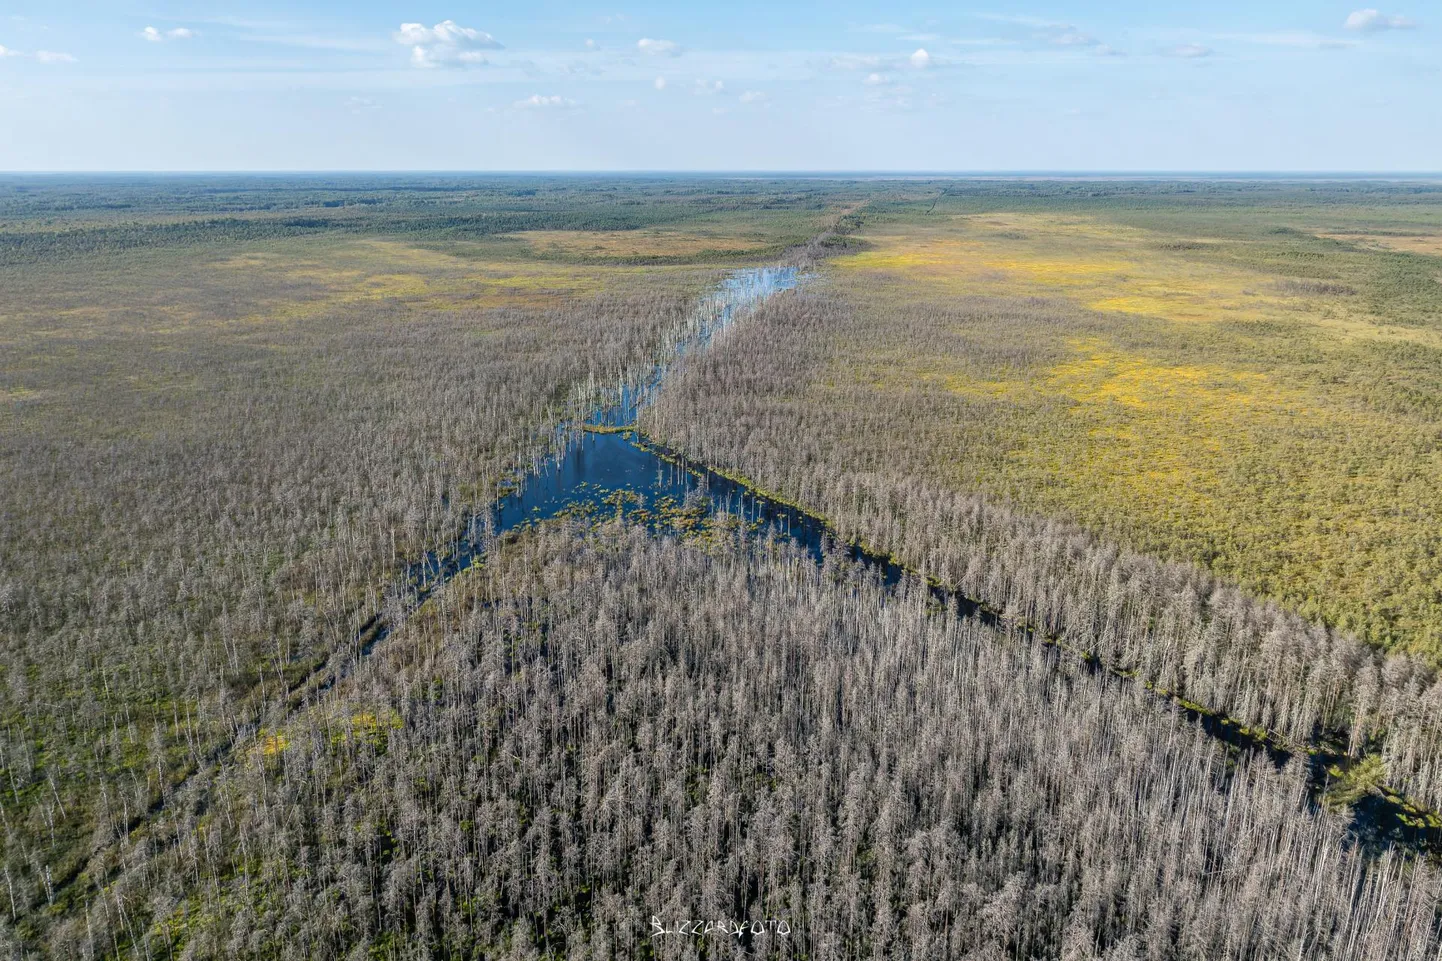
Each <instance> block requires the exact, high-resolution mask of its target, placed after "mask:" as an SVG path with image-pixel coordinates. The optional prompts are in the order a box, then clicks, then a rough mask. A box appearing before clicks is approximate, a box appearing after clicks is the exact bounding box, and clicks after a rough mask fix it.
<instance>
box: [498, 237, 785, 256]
mask: <svg viewBox="0 0 1442 961" xmlns="http://www.w3.org/2000/svg"><path fill="white" fill-rule="evenodd" d="M508 236H510V237H513V238H515V239H517V240H520V241H522V242H524V243H525V244H526V246H528V247H529V248H530V249H531V250H532V251H534V252H536V253H537V254H541V255H544V256H552V257H559V256H564V257H597V258H605V259H625V258H628V257H687V256H694V255H696V254H701V253H706V252H717V253H736V252H742V251H747V250H758V249H762V248H764V247H766V246H767V241H766V239H765V238H764V237H761V236H738V235H734V234H726V233H719V232H718V233H709V232H700V231H681V230H526V231H521V232H519V233H514V234H509V235H508Z"/></svg>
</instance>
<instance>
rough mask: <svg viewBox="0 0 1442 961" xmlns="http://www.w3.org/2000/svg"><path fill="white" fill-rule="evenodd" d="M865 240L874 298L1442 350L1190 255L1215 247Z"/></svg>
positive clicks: (1052, 234)
mask: <svg viewBox="0 0 1442 961" xmlns="http://www.w3.org/2000/svg"><path fill="white" fill-rule="evenodd" d="M1390 239H1397V238H1390ZM1400 239H1404V240H1411V241H1416V244H1415V245H1414V247H1415V249H1416V250H1417V251H1418V252H1421V250H1422V248H1423V246H1424V244H1423V241H1424V240H1427V238H1420V237H1418V238H1400ZM1434 239H1436V240H1437V241H1438V242H1439V243H1442V238H1434ZM865 240H866V241H867V242H868V244H869V248H870V249H867V250H865V251H862V252H859V253H856V254H851V255H847V256H843V257H838V258H836V260H835V261H834V264H835V266H836V268H838V270H839V272H840V276H841V277H842V278H847V277H850V278H854V279H858V280H861V279H864V284H865V287H868V288H877V287H881V286H886V285H887V284H888V283H890V284H891V285H905V286H906V287H907V289H909V290H911V291H916V292H930V293H931V294H933V295H945V296H957V295H969V294H974V295H986V296H1004V297H1005V296H1018V295H1021V296H1033V297H1036V296H1040V297H1048V298H1062V299H1066V300H1069V301H1072V302H1074V303H1077V304H1079V305H1082V306H1085V307H1087V308H1089V309H1092V310H1097V311H1103V312H1108V313H1123V314H1138V315H1143V316H1147V317H1157V318H1162V319H1165V320H1171V321H1177V322H1185V323H1207V322H1216V321H1264V322H1284V323H1288V324H1299V323H1300V324H1306V325H1309V326H1312V327H1315V328H1323V329H1326V330H1328V331H1330V332H1333V333H1335V334H1338V335H1341V336H1344V337H1348V338H1355V337H1368V338H1374V339H1387V340H1407V341H1413V342H1418V343H1427V344H1431V345H1439V346H1442V337H1439V336H1438V334H1437V332H1435V331H1431V330H1426V329H1421V328H1417V327H1410V328H1408V327H1399V326H1396V325H1394V324H1391V323H1389V322H1388V321H1387V318H1383V317H1377V316H1374V315H1371V314H1368V313H1366V312H1365V310H1364V309H1363V307H1361V306H1359V304H1358V303H1357V300H1356V298H1355V297H1349V296H1347V295H1345V294H1343V293H1340V292H1328V291H1327V290H1326V288H1325V285H1319V286H1317V287H1316V288H1315V289H1310V290H1309V289H1308V287H1307V286H1306V285H1305V284H1291V285H1288V284H1287V283H1285V282H1284V281H1281V280H1280V279H1279V278H1277V277H1274V276H1269V275H1266V274H1261V273H1257V272H1255V271H1252V270H1248V269H1245V268H1243V267H1235V266H1231V265H1229V264H1226V263H1221V262H1217V261H1213V260H1208V259H1205V258H1202V257H1199V256H1197V255H1196V253H1195V251H1194V250H1193V249H1190V248H1196V247H1198V246H1206V245H1207V244H1209V243H1212V242H1210V241H1205V240H1197V239H1192V238H1177V237H1175V236H1171V235H1164V234H1160V233H1154V232H1151V231H1147V230H1142V229H1140V228H1135V227H1128V226H1124V225H1117V224H1110V223H1106V222H1104V221H1100V220H1097V219H1094V218H1086V217H1080V216H1058V215H1048V214H1021V213H1014V214H1004V215H1002V214H987V215H975V216H957V217H952V218H948V219H947V220H945V221H942V222H941V223H939V224H937V225H935V226H932V225H924V226H918V227H913V228H909V229H907V230H906V231H905V232H884V231H878V232H876V233H871V234H867V235H866V236H865ZM886 275H891V276H890V277H888V276H886ZM863 292H864V291H863Z"/></svg>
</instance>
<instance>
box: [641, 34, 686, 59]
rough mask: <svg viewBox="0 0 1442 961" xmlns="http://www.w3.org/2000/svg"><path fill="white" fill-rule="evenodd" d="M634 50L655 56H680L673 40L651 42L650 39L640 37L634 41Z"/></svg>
mask: <svg viewBox="0 0 1442 961" xmlns="http://www.w3.org/2000/svg"><path fill="white" fill-rule="evenodd" d="M636 49H637V50H639V51H641V52H642V53H649V54H653V55H656V56H663V57H679V56H681V47H680V45H679V44H677V43H676V42H675V41H674V40H652V39H651V38H650V37H642V38H641V39H640V40H637V41H636Z"/></svg>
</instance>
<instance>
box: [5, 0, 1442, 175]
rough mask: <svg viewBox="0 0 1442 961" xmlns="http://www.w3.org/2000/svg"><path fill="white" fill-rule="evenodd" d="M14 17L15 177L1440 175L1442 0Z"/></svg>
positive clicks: (404, 8)
mask: <svg viewBox="0 0 1442 961" xmlns="http://www.w3.org/2000/svg"><path fill="white" fill-rule="evenodd" d="M1400 3H1401V5H1398V6H1386V7H1382V8H1378V9H1373V8H1370V7H1364V6H1359V5H1357V4H1356V3H1350V4H1349V3H1330V2H1296V0H1280V2H1268V3H1266V4H1258V3H1255V2H1251V3H1239V2H1229V0H1221V2H1211V3H1206V4H1202V3H1185V4H1180V3H1178V4H1170V5H1163V4H1158V3H1138V2H1129V0H1121V2H1114V3H1108V4H1105V5H1103V4H1097V3H1093V4H1080V3H1036V4H1032V5H1027V6H1001V5H986V4H982V5H978V6H964V5H954V4H947V5H934V6H913V5H910V4H907V3H905V2H897V3H887V4H879V3H870V4H860V3H847V2H829V3H787V2H784V0H774V2H770V3H761V2H752V0H743V2H727V3H720V4H712V5H700V4H694V3H685V2H669V3H652V2H645V3H628V2H625V0H607V3H606V4H605V5H590V4H577V3H557V2H540V3H510V4H475V3H455V2H440V3H431V2H425V3H411V2H403V3H380V2H371V0H356V2H335V3H311V4H279V3H267V2H264V0H262V2H255V0H246V2H244V3H236V2H229V3H223V2H222V3H205V4H200V3H168V2H164V0H108V2H105V3H98V2H97V3H75V2H64V0H58V2H57V0H51V2H48V3H47V2H38V0H7V2H6V3H5V5H4V8H3V9H0V170H307V169H309V170H314V169H324V170H352V169H354V170H361V169H368V170H399V169H430V170H437V169H443V170H1247V171H1260V170H1287V171H1306V170H1313V171H1316V170H1325V171H1340V170H1361V171H1388V170H1393V171H1418V170H1427V171H1431V170H1437V169H1439V168H1442V4H1439V2H1438V0H1400Z"/></svg>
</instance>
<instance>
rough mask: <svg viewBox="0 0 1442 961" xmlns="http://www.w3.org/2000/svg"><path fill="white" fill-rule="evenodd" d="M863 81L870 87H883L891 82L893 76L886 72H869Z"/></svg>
mask: <svg viewBox="0 0 1442 961" xmlns="http://www.w3.org/2000/svg"><path fill="white" fill-rule="evenodd" d="M861 82H862V83H864V84H866V85H867V86H868V87H882V86H885V85H886V84H888V83H891V78H890V77H888V76H887V75H886V74H884V73H868V74H867V75H866V79H865V80H863V81H861Z"/></svg>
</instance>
